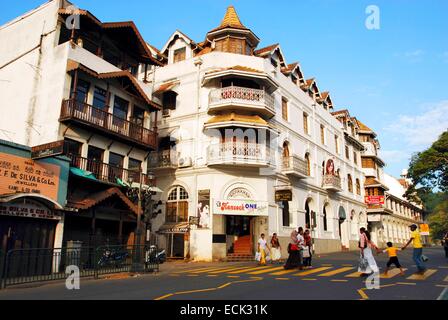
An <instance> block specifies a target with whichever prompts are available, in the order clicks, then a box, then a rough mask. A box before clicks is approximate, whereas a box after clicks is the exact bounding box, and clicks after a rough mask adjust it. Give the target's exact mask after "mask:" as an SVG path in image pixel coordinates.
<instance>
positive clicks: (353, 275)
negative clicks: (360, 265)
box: [345, 272, 362, 278]
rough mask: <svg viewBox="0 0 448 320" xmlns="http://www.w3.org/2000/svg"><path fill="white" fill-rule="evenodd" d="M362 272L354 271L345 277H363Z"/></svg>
mask: <svg viewBox="0 0 448 320" xmlns="http://www.w3.org/2000/svg"><path fill="white" fill-rule="evenodd" d="M361 274H362V273H361V272H353V273H350V274H348V275H346V276H345V278H359V277H361Z"/></svg>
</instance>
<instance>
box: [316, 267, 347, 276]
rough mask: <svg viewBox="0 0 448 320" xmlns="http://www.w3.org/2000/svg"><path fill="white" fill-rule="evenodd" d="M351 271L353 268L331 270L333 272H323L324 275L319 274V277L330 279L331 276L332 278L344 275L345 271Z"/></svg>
mask: <svg viewBox="0 0 448 320" xmlns="http://www.w3.org/2000/svg"><path fill="white" fill-rule="evenodd" d="M353 269H354V268H353V267H344V268H339V269H336V270H333V271H329V272H325V273H322V274H319V277H331V276H334V275H336V274H339V273H344V272H347V271H349V270H353Z"/></svg>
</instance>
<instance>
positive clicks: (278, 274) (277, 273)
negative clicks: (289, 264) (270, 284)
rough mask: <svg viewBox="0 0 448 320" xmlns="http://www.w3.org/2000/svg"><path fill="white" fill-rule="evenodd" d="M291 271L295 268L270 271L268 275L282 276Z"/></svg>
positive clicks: (294, 270) (295, 270)
mask: <svg viewBox="0 0 448 320" xmlns="http://www.w3.org/2000/svg"><path fill="white" fill-rule="evenodd" d="M293 272H297V269H289V270H283V271H278V272H274V273H270V275H272V276H282V275H285V274H288V273H293Z"/></svg>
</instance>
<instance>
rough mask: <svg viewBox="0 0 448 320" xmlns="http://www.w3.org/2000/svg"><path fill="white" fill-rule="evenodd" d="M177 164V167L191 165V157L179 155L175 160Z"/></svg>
mask: <svg viewBox="0 0 448 320" xmlns="http://www.w3.org/2000/svg"><path fill="white" fill-rule="evenodd" d="M177 165H178V166H179V168H187V167H191V165H192V161H191V157H180V158H179V160H178V161H177Z"/></svg>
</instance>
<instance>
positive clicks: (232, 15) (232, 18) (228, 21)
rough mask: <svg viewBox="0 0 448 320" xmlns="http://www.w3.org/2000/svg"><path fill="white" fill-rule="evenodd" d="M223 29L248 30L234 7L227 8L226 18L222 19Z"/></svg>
mask: <svg viewBox="0 0 448 320" xmlns="http://www.w3.org/2000/svg"><path fill="white" fill-rule="evenodd" d="M220 27H221V28H223V27H224V28H225V27H233V28H243V29H247V28H246V27H245V26H243V24H242V23H241V20H240V17H238V14H237V13H236V10H235V7H234V6H229V7H228V8H227V11H226V14H225V16H224V19H222V22H221V25H220Z"/></svg>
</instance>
